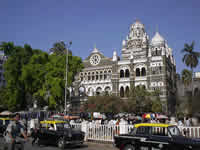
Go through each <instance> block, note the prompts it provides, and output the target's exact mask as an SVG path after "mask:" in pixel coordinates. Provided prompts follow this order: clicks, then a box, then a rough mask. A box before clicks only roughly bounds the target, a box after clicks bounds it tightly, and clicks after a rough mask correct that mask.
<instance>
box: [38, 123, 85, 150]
mask: <svg viewBox="0 0 200 150" xmlns="http://www.w3.org/2000/svg"><path fill="white" fill-rule="evenodd" d="M40 124H41V128H40V129H39V130H38V132H37V137H38V142H37V143H38V145H57V146H58V147H59V148H64V147H65V146H66V145H80V144H83V142H84V137H85V133H84V132H82V131H80V130H77V129H73V128H72V127H71V126H70V124H69V122H68V121H60V120H45V121H41V122H40Z"/></svg>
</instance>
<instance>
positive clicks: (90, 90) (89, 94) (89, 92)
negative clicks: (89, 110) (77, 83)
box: [87, 87, 94, 96]
mask: <svg viewBox="0 0 200 150" xmlns="http://www.w3.org/2000/svg"><path fill="white" fill-rule="evenodd" d="M93 92H94V91H93V89H92V88H91V87H90V88H89V89H88V92H87V94H88V96H93Z"/></svg>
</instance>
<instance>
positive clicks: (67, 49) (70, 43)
mask: <svg viewBox="0 0 200 150" xmlns="http://www.w3.org/2000/svg"><path fill="white" fill-rule="evenodd" d="M63 43H64V42H63ZM71 45H72V42H71V41H70V42H69V44H68V46H67V47H66V45H64V46H65V48H66V53H67V54H66V76H65V110H64V111H65V115H66V113H67V72H68V54H69V47H70V46H71Z"/></svg>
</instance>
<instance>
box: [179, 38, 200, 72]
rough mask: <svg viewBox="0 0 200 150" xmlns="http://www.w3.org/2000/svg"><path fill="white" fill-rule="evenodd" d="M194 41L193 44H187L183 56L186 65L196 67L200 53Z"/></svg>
mask: <svg viewBox="0 0 200 150" xmlns="http://www.w3.org/2000/svg"><path fill="white" fill-rule="evenodd" d="M194 45H195V43H194V41H193V42H192V44H191V45H189V44H187V43H186V44H185V45H184V48H183V50H182V53H184V56H183V59H182V60H183V62H184V63H185V64H186V66H188V67H190V68H191V69H192V68H196V67H197V65H198V63H199V60H198V59H199V57H200V53H199V52H196V51H194Z"/></svg>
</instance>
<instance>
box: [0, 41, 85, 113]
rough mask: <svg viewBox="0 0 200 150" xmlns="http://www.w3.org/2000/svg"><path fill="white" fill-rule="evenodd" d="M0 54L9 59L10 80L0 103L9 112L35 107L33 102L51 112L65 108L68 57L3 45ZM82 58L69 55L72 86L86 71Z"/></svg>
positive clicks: (5, 66)
mask: <svg viewBox="0 0 200 150" xmlns="http://www.w3.org/2000/svg"><path fill="white" fill-rule="evenodd" d="M0 50H3V51H4V52H5V54H7V56H8V60H7V61H6V63H5V64H4V70H5V72H4V76H5V79H6V87H5V89H6V90H5V91H3V92H1V91H0V95H1V97H2V98H0V102H2V104H3V105H4V106H5V107H7V108H8V109H9V110H12V111H14V110H20V109H27V107H31V106H32V104H33V101H35V100H37V102H38V105H39V106H41V107H43V106H45V105H48V106H49V108H50V109H55V108H56V107H57V106H60V105H61V106H63V104H64V89H65V73H66V70H65V68H66V61H65V60H66V55H65V53H63V55H61V54H60V53H59V54H60V55H56V54H53V55H48V54H47V53H46V52H43V51H41V50H38V49H32V48H31V46H29V45H27V44H25V45H24V47H20V46H15V45H14V44H13V43H11V42H8V43H6V42H2V44H1V45H0ZM81 63H82V61H81V58H80V57H77V56H72V53H69V66H68V79H67V81H68V85H69V86H70V85H71V83H72V82H73V80H74V78H73V77H74V76H75V74H76V73H77V72H78V71H80V70H81V69H82V67H83V65H82V64H81Z"/></svg>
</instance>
